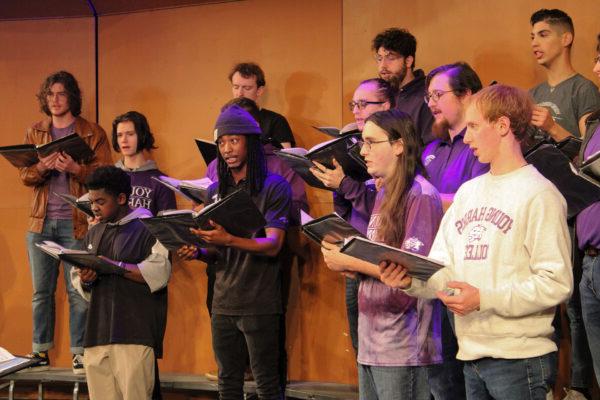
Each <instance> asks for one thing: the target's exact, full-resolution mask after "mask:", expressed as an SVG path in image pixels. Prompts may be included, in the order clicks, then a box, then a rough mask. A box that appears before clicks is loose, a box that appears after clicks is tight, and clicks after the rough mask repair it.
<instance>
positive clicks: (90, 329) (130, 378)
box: [74, 166, 171, 400]
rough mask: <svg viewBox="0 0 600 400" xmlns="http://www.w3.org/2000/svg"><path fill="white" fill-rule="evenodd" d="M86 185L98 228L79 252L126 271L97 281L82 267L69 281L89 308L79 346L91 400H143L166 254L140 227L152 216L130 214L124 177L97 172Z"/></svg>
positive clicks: (160, 331)
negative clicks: (98, 257)
mask: <svg viewBox="0 0 600 400" xmlns="http://www.w3.org/2000/svg"><path fill="white" fill-rule="evenodd" d="M86 186H87V188H88V190H89V198H90V201H91V203H92V210H93V212H94V215H95V216H96V217H97V218H98V219H99V221H100V222H99V223H98V224H96V225H94V226H93V227H91V228H90V230H89V231H88V233H87V235H86V236H85V238H84V245H85V249H86V250H87V251H88V252H90V253H94V254H97V255H101V256H103V258H105V259H106V260H108V261H110V262H112V263H114V264H115V265H117V266H119V267H121V268H123V269H125V270H126V271H125V273H124V274H123V275H116V274H110V275H97V274H96V272H94V271H93V270H91V269H89V268H81V269H78V271H77V274H78V277H79V279H75V281H74V284H75V287H76V288H78V289H79V290H80V293H82V295H83V296H84V297H85V298H87V299H89V301H90V306H89V311H88V318H87V324H86V334H85V339H84V348H85V353H84V360H85V362H84V364H85V372H86V375H87V383H88V390H89V394H90V398H91V399H100V398H111V399H127V400H129V399H148V398H150V396H151V394H152V390H153V387H154V381H155V357H156V358H160V357H161V356H162V340H163V337H164V332H165V327H166V318H167V290H166V285H167V282H168V280H169V276H170V273H171V264H170V262H169V259H168V252H167V249H166V248H165V247H164V246H162V245H161V244H160V243H159V242H158V241H156V239H154V237H153V236H152V235H150V233H149V232H148V231H147V230H146V228H145V227H144V225H143V224H142V223H141V222H140V221H139V218H146V217H149V216H152V214H151V213H150V212H149V211H148V210H146V209H144V208H136V209H133V210H132V209H130V208H129V205H128V197H129V195H130V193H131V182H130V178H129V176H128V175H127V173H126V172H125V171H123V170H121V169H119V168H116V167H113V166H107V167H101V168H98V169H97V170H96V171H94V173H92V175H90V176H89V178H88V179H87V181H86Z"/></svg>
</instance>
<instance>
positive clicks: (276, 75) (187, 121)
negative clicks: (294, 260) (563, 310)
mask: <svg viewBox="0 0 600 400" xmlns="http://www.w3.org/2000/svg"><path fill="white" fill-rule="evenodd" d="M575 5H576V7H575ZM542 6H546V7H553V6H556V7H559V8H563V9H565V10H566V11H567V12H569V13H570V14H571V16H572V17H573V19H574V22H575V26H576V31H577V34H576V43H575V47H574V53H573V56H574V65H575V67H576V68H577V69H578V70H579V71H580V72H582V73H583V74H584V75H586V76H588V77H590V78H591V73H590V69H591V59H592V57H593V56H594V51H593V49H594V47H595V42H594V40H595V35H596V34H597V33H598V31H600V23H599V22H600V12H599V11H600V3H598V2H597V0H580V1H578V2H569V1H566V0H563V1H544V2H541V1H533V0H530V1H521V0H507V1H503V2H495V1H476V0H469V1H453V0H446V1H441V0H430V1H428V2H416V1H411V2H408V1H404V0H401V1H398V0H381V1H364V0H363V1H357V0H345V1H341V0H327V1H318V0H311V1H303V2H295V1H289V0H286V1H276V0H256V1H243V2H232V3H224V4H214V5H204V6H195V7H185V8H178V9H173V10H161V11H154V12H143V13H136V14H129V15H115V16H107V17H101V19H100V25H99V41H100V48H99V53H100V65H99V67H100V74H99V93H98V94H99V98H100V103H99V112H100V124H101V125H102V126H103V127H104V128H105V129H106V130H107V131H110V127H111V125H110V124H111V121H112V119H113V118H114V117H115V116H116V115H117V114H120V113H123V112H125V111H128V110H132V109H135V110H138V111H140V112H142V113H144V114H146V115H147V116H148V118H149V121H150V124H151V126H152V128H153V130H154V132H155V135H156V139H157V144H158V146H159V149H158V150H157V151H156V152H155V154H154V157H155V159H156V160H157V162H158V164H159V166H160V168H161V169H162V170H164V171H165V172H166V173H168V174H170V175H172V176H175V177H178V178H187V179H189V178H196V177H200V176H202V175H203V173H204V169H205V166H204V164H203V162H202V160H201V158H200V155H199V154H198V153H197V150H196V149H195V146H194V144H193V142H192V139H193V138H194V137H201V138H205V139H208V138H210V137H211V132H212V126H213V123H214V120H215V118H216V116H217V113H218V109H219V108H220V106H221V105H222V104H223V103H225V102H226V101H227V100H229V98H230V96H231V92H230V88H229V82H228V81H227V74H228V72H229V69H230V68H231V66H232V65H233V64H234V63H235V62H238V61H245V60H253V61H256V62H258V63H260V64H261V65H262V67H263V69H264V70H265V71H266V74H267V91H266V94H265V96H263V98H262V100H261V104H262V105H263V106H265V107H267V108H270V109H273V110H276V111H278V112H281V113H283V114H284V115H286V116H287V118H288V120H289V122H290V124H291V126H292V129H293V131H294V134H295V136H296V139H297V142H298V143H299V145H301V146H305V147H310V146H312V145H314V144H316V143H318V142H319V141H320V140H324V139H325V138H324V137H323V136H322V135H321V134H319V133H316V132H314V131H313V130H312V128H311V127H310V126H311V125H336V126H341V125H342V124H343V123H347V122H350V119H351V115H350V114H349V112H348V111H346V107H344V106H343V105H344V104H345V103H346V102H347V101H348V100H349V98H350V97H351V94H352V91H353V90H354V87H355V86H356V84H357V83H358V82H359V81H360V80H362V79H366V78H369V77H373V76H375V75H376V70H375V64H374V62H373V60H372V53H371V51H370V41H371V39H372V38H373V36H374V35H375V34H376V33H377V32H379V31H381V30H383V29H385V28H387V27H390V26H403V27H406V28H408V29H409V30H410V31H411V32H413V33H414V34H415V36H416V37H417V39H418V50H417V57H416V59H417V66H418V67H419V68H423V69H425V70H430V69H431V68H433V67H435V66H437V65H440V64H443V63H447V62H452V61H456V60H465V61H468V62H470V63H471V64H472V65H473V66H474V67H475V69H476V70H477V71H478V72H479V73H480V75H481V77H482V81H483V82H484V83H488V82H489V81H491V80H498V81H501V82H506V83H510V84H516V85H521V86H523V87H530V86H532V85H533V84H534V83H536V82H538V81H541V80H542V79H543V72H542V70H541V69H540V68H539V67H538V66H536V64H535V62H534V61H533V58H532V56H531V51H530V47H529V39H528V38H529V30H530V27H529V24H528V19H529V15H530V14H531V12H533V11H535V10H536V9H538V8H540V7H542ZM0 51H1V53H0V54H2V57H1V58H0V82H1V83H2V85H0V87H1V88H2V96H0V124H1V126H2V135H0V145H8V144H14V143H19V142H21V140H22V138H23V135H24V132H25V129H26V127H27V126H28V125H30V124H31V123H32V122H33V121H35V120H39V119H40V118H41V117H42V115H41V114H40V113H39V111H38V106H37V103H36V100H35V97H34V94H35V93H36V91H37V90H38V88H39V85H40V84H41V82H42V80H43V79H44V78H45V76H46V75H48V74H49V73H50V72H53V71H55V70H58V69H66V70H69V71H71V72H73V73H74V74H75V75H76V77H77V78H78V79H79V82H80V84H81V86H82V89H83V91H84V112H83V116H84V117H86V118H88V119H93V118H94V112H95V110H94V104H95V103H94V101H93V98H94V95H95V93H94V81H93V79H94V55H93V20H92V19H91V18H83V19H62V20H61V19H59V20H40V21H18V22H0ZM114 156H115V159H116V157H117V155H116V154H115V155H114ZM29 194H30V193H29V189H27V188H25V187H24V186H22V185H21V184H20V181H19V180H18V177H17V173H16V170H15V169H14V168H13V167H12V166H10V164H8V163H7V162H5V161H3V160H0V254H3V255H4V257H3V260H2V262H0V278H1V279H0V346H3V347H6V348H8V349H9V350H11V351H13V352H15V353H26V352H28V351H29V350H30V342H31V278H30V273H29V267H28V263H27V258H26V250H25V246H24V244H25V239H24V238H25V232H26V221H27V215H28V212H29ZM178 200H180V206H181V207H187V206H188V205H189V204H188V203H186V202H185V201H181V199H178ZM309 200H310V202H311V207H312V209H313V213H314V214H316V215H322V214H323V213H325V212H327V211H329V210H330V209H331V198H330V193H329V192H324V191H317V190H311V191H309ZM305 254H306V260H305V262H304V263H302V264H301V265H300V266H295V267H294V269H293V271H292V276H293V281H292V291H291V295H290V303H289V311H288V318H287V319H288V343H287V348H288V352H289V358H290V378H291V379H294V380H296V379H305V380H321V381H337V382H352V383H354V382H355V374H356V369H355V367H354V363H353V354H352V350H351V346H350V340H349V338H348V335H347V327H346V326H347V325H346V322H345V309H344V294H343V280H342V278H341V277H339V276H337V275H336V274H333V273H331V272H329V271H328V270H326V269H325V268H324V267H323V265H322V262H321V261H320V258H319V256H318V255H319V252H318V249H316V248H314V247H312V248H310V251H307V252H306V253H305ZM61 279H62V278H61ZM169 293H170V295H169V307H170V309H169V320H168V327H167V335H166V338H165V358H164V360H163V361H162V362H161V368H162V370H164V371H180V372H186V371H187V372H193V373H203V372H205V371H208V370H211V369H214V367H215V363H214V360H213V354H212V350H211V344H210V327H209V319H208V313H207V311H206V307H205V305H204V302H205V296H206V278H205V273H204V266H203V264H201V263H182V262H176V263H175V265H174V269H173V276H172V279H171V283H170V287H169ZM55 340H56V348H55V350H54V351H53V352H52V353H51V356H52V357H53V360H54V361H55V364H56V365H59V366H67V365H69V361H70V355H69V350H68V349H69V343H68V307H67V302H66V295H65V293H64V285H63V284H62V283H60V285H59V288H58V295H57V330H56V335H55Z"/></svg>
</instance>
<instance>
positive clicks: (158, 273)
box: [137, 240, 171, 293]
mask: <svg viewBox="0 0 600 400" xmlns="http://www.w3.org/2000/svg"><path fill="white" fill-rule="evenodd" d="M137 266H138V268H139V270H140V273H141V274H142V277H143V278H144V280H145V281H146V283H147V284H148V287H149V288H150V291H151V292H152V293H154V292H156V291H158V290H160V289H162V288H164V287H165V286H167V283H168V282H169V277H170V276H171V262H170V261H169V251H168V250H167V249H166V247H165V246H163V245H162V244H161V243H160V242H159V241H158V240H157V241H156V242H155V243H154V246H152V251H151V253H150V255H149V256H148V257H146V259H145V260H143V261H142V262H140V263H139V264H138V265H137Z"/></svg>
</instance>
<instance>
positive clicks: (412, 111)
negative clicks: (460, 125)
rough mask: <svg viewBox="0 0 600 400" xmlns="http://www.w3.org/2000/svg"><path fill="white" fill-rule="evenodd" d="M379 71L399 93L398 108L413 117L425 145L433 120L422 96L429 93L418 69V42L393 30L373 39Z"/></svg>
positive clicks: (422, 74)
mask: <svg viewBox="0 0 600 400" xmlns="http://www.w3.org/2000/svg"><path fill="white" fill-rule="evenodd" d="M372 49H373V51H374V52H375V61H377V71H378V72H379V76H380V77H381V78H382V79H385V80H386V81H388V82H389V83H390V84H391V85H392V86H393V87H394V88H395V89H396V90H397V91H398V93H397V95H396V108H397V109H399V110H401V111H404V112H405V113H407V114H408V115H410V116H411V118H412V120H413V122H414V124H415V127H416V129H417V133H418V134H419V136H420V137H421V140H422V141H423V144H427V143H429V142H431V141H432V140H433V139H435V138H434V136H432V134H431V124H432V122H433V117H432V116H431V112H430V111H429V108H428V107H427V105H426V104H423V101H422V100H423V96H424V95H425V93H426V86H425V73H424V72H423V70H421V69H417V70H415V53H416V51H417V40H416V39H415V37H414V36H413V35H412V34H411V33H410V32H408V31H407V30H406V29H399V28H390V29H386V30H385V31H383V32H381V33H379V34H378V35H377V36H375V38H374V39H373V44H372Z"/></svg>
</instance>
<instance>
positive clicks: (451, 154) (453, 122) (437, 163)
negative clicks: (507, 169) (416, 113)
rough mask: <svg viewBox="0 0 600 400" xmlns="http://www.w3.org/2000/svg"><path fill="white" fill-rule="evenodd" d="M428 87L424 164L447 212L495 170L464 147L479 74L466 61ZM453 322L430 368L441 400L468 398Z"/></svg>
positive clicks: (446, 319)
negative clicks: (439, 360)
mask: <svg viewBox="0 0 600 400" xmlns="http://www.w3.org/2000/svg"><path fill="white" fill-rule="evenodd" d="M426 84H427V94H426V95H425V101H426V103H427V105H428V106H429V109H430V110H431V113H432V115H433V118H434V122H433V126H432V131H433V133H434V135H435V136H436V139H435V140H434V141H433V142H431V143H429V145H427V146H426V147H425V149H424V150H423V154H422V161H423V165H425V169H426V171H427V174H428V175H429V181H430V182H431V183H432V184H433V186H435V188H436V189H437V190H438V191H439V192H440V196H441V197H442V204H443V207H444V210H447V209H448V207H450V205H451V204H452V201H453V199H454V194H455V193H456V191H457V190H458V188H459V187H460V186H461V185H462V184H463V183H464V182H466V181H468V180H470V179H472V178H474V177H476V176H479V175H482V174H484V173H486V172H487V171H488V170H489V165H488V164H482V163H480V162H479V161H478V160H477V157H475V154H474V153H473V150H471V149H470V148H469V146H468V145H467V144H465V143H464V142H463V139H464V136H465V132H466V129H467V123H466V120H465V110H466V108H467V105H468V104H469V102H470V99H471V96H472V95H474V94H475V93H477V92H478V91H479V90H481V86H482V85H481V81H480V80H479V77H478V76H477V73H476V72H475V71H474V70H473V69H472V68H471V67H470V66H469V65H468V64H466V63H462V62H458V63H454V64H447V65H442V66H440V67H437V68H435V69H434V70H432V71H431V72H430V73H429V75H427V79H426ZM452 323H453V318H452V315H450V314H449V313H448V312H446V310H444V312H443V313H442V350H443V356H444V363H443V364H438V365H434V366H431V367H429V385H430V387H431V392H432V394H433V395H434V397H435V399H436V400H440V399H449V400H459V399H464V398H465V389H464V387H465V385H464V376H463V373H462V362H461V361H458V360H457V359H456V353H457V351H458V345H457V342H456V336H455V334H454V331H453V329H452V325H451V324H452Z"/></svg>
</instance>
